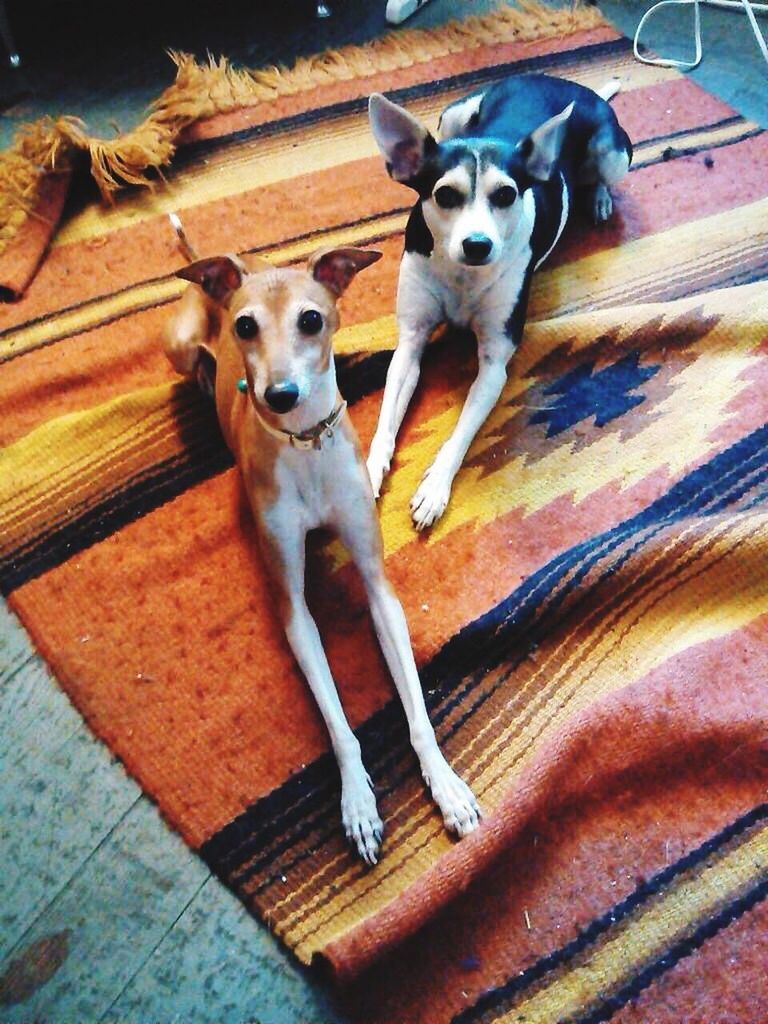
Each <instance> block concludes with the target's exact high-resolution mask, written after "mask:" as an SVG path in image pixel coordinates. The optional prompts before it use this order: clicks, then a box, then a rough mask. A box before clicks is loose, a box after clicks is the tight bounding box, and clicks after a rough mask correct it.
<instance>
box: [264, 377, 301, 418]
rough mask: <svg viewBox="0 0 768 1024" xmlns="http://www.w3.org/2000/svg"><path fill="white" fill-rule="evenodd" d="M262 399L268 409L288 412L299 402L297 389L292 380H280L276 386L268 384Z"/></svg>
mask: <svg viewBox="0 0 768 1024" xmlns="http://www.w3.org/2000/svg"><path fill="white" fill-rule="evenodd" d="M264 397H265V398H266V400H267V405H268V406H269V407H270V409H274V410H275V412H289V411H290V410H291V409H292V408H293V407H294V405H296V403H297V402H298V400H299V389H298V386H297V385H296V384H294V383H293V381H292V380H281V381H278V382H277V384H270V385H269V387H268V388H267V390H266V391H265V392H264Z"/></svg>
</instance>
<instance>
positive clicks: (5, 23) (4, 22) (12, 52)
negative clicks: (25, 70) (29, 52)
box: [0, 0, 21, 68]
mask: <svg viewBox="0 0 768 1024" xmlns="http://www.w3.org/2000/svg"><path fill="white" fill-rule="evenodd" d="M0 39H2V40H3V45H4V46H5V48H6V50H7V51H8V60H9V61H10V64H11V67H12V68H17V67H18V66H19V65H20V64H21V57H20V56H19V54H18V52H17V50H16V44H15V43H14V41H13V36H12V35H11V23H10V21H9V19H8V11H7V10H6V7H5V0H0Z"/></svg>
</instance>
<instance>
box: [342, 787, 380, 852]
mask: <svg viewBox="0 0 768 1024" xmlns="http://www.w3.org/2000/svg"><path fill="white" fill-rule="evenodd" d="M341 820H342V822H343V824H344V831H345V833H346V836H347V839H348V840H349V841H350V842H351V843H352V844H353V846H354V847H355V848H356V849H357V852H358V854H359V855H360V857H361V858H362V859H363V860H364V861H365V863H366V864H368V865H369V867H373V866H374V865H375V864H376V863H377V862H378V854H379V849H380V847H381V842H382V838H383V835H384V823H383V822H382V820H381V818H380V817H379V812H378V809H377V807H376V797H375V796H374V795H373V788H372V786H371V781H370V779H369V778H368V776H367V775H366V774H365V772H363V773H362V776H361V777H355V778H353V779H348V780H345V782H344V783H343V784H342V791H341Z"/></svg>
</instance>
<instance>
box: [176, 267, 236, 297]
mask: <svg viewBox="0 0 768 1024" xmlns="http://www.w3.org/2000/svg"><path fill="white" fill-rule="evenodd" d="M176 277H181V278H183V279H184V280H185V281H192V282H194V284H199V285H200V287H201V288H202V289H203V291H204V292H205V294H206V295H208V296H210V298H212V299H213V301H214V302H219V303H221V302H225V301H226V300H227V299H228V298H229V296H230V295H231V294H232V292H234V291H237V289H238V288H239V287H240V284H241V282H242V280H243V270H242V267H240V266H238V263H237V262H236V261H235V260H234V259H233V258H232V257H231V256H212V257H210V258H209V259H205V260H197V262H196V263H190V265H189V266H188V267H183V268H182V269H181V270H177V271H176Z"/></svg>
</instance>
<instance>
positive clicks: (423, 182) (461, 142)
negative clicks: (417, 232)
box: [368, 93, 573, 267]
mask: <svg viewBox="0 0 768 1024" xmlns="http://www.w3.org/2000/svg"><path fill="white" fill-rule="evenodd" d="M470 106H471V104H470ZM572 109H573V104H572V103H571V104H569V106H567V107H566V108H565V109H564V110H562V111H561V112H560V113H559V114H557V115H556V116H555V117H552V118H550V119H549V120H547V121H546V122H545V123H544V124H542V125H541V126H540V127H538V128H537V129H536V130H535V131H533V132H531V134H530V135H527V136H526V137H525V138H523V139H521V140H520V141H519V142H517V143H510V142H508V141H505V140H502V139H498V138H483V137H478V138H475V137H472V135H471V128H472V120H471V116H472V112H471V110H470V109H469V108H468V107H467V106H466V103H465V104H463V109H461V110H458V109H457V110H456V111H453V109H452V108H448V110H447V111H445V112H444V115H443V121H442V123H441V133H442V136H443V137H442V138H441V140H440V141H437V140H436V139H435V138H434V137H433V136H432V134H431V133H430V132H429V131H428V130H427V128H425V127H424V125H422V124H421V123H420V121H418V119H417V118H415V117H414V116H413V115H412V114H410V113H409V112H408V111H407V110H405V109H404V108H403V107H400V106H398V105H397V104H396V103H392V102H391V101H390V100H388V99H387V98H386V97H385V96H382V95H381V94H380V93H375V94H374V95H372V96H371V97H370V100H369V107H368V112H369V117H370V123H371V130H372V131H373V135H374V138H375V140H376V143H377V145H378V147H379V149H380V150H381V153H382V155H383V156H384V159H385V160H386V163H387V170H388V172H389V174H390V176H391V177H392V178H393V179H394V180H395V181H399V182H402V183H403V184H404V185H407V186H408V187H409V188H412V189H414V190H415V191H416V192H418V194H419V197H420V201H421V205H422V211H423V216H424V221H425V223H426V226H427V228H428V229H429V231H430V233H431V234H432V236H433V239H434V243H435V247H436V249H437V250H439V251H441V252H442V254H443V255H444V256H445V257H447V258H448V259H449V260H451V261H453V262H455V263H458V264H461V265H464V266H471V267H480V266H486V265H488V264H491V263H495V262H496V261H497V260H498V259H500V257H501V256H502V254H503V252H504V249H505V246H506V243H507V242H508V241H509V240H510V239H511V238H513V237H514V235H515V232H516V230H517V228H518V225H519V223H520V220H521V218H522V217H523V215H524V207H525V203H524V195H525V193H526V191H527V190H528V189H529V188H530V187H531V186H532V185H533V184H534V183H535V182H537V181H539V182H541V181H547V180H549V178H550V176H551V175H552V173H553V170H554V168H555V165H556V163H557V159H558V156H559V154H560V149H561V146H562V144H563V139H564V136H565V128H566V123H567V121H568V118H569V117H570V115H571V112H572ZM447 115H450V116H447ZM459 122H461V124H459ZM459 127H460V128H461V134H460V136H459V137H446V136H455V135H459V133H458V131H457V128H459ZM468 133H469V134H468Z"/></svg>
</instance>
